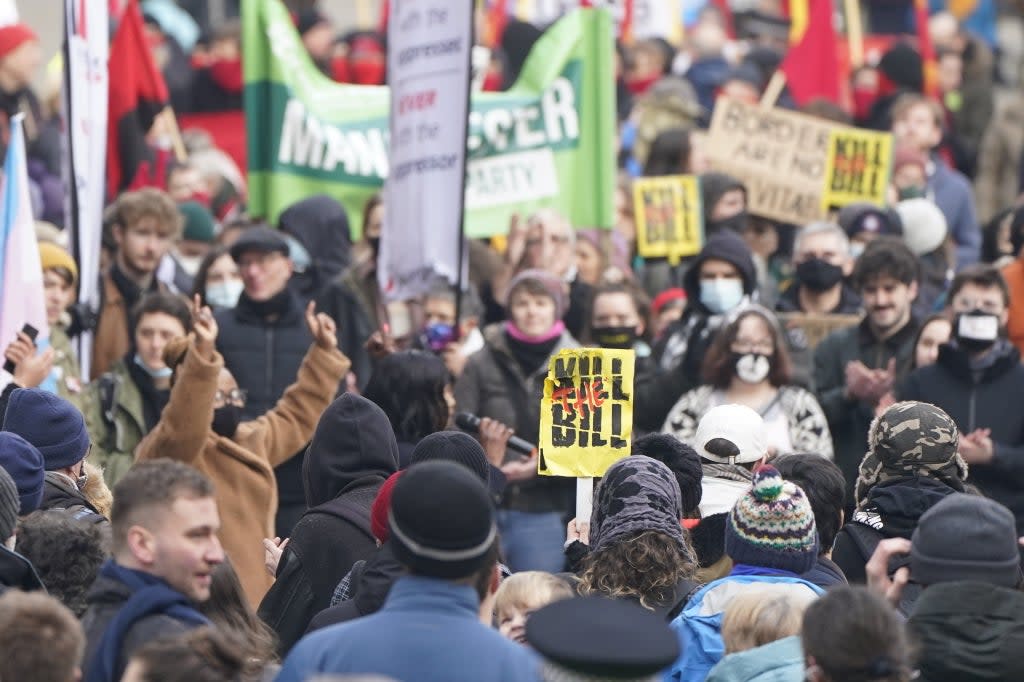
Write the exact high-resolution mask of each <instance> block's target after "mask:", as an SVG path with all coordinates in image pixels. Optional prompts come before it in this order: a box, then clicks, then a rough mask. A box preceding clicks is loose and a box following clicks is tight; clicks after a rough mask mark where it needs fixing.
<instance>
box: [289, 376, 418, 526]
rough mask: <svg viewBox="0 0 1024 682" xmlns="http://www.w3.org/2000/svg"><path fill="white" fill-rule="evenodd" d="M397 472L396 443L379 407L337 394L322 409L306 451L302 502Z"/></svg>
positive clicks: (317, 503) (331, 496) (321, 499)
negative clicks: (304, 494)
mask: <svg viewBox="0 0 1024 682" xmlns="http://www.w3.org/2000/svg"><path fill="white" fill-rule="evenodd" d="M396 471H398V443H397V442H395V434H394V432H393V431H392V430H391V422H390V421H388V417H387V415H386V414H384V411H383V410H381V409H380V408H379V407H377V406H376V405H374V404H373V403H372V402H370V401H369V400H367V399H366V398H363V397H362V396H357V395H353V394H351V393H345V394H342V396H341V397H340V398H338V399H337V400H335V401H334V402H333V403H331V404H330V406H328V408H327V409H326V410H325V411H324V413H323V416H321V417H320V421H319V422H318V423H317V425H316V432H315V433H314V434H313V441H312V442H311V443H310V444H309V449H308V450H307V451H306V461H305V463H304V464H303V467H302V478H303V480H304V481H305V486H306V504H307V505H308V506H309V507H310V508H313V507H319V506H320V505H322V504H323V503H325V502H329V501H331V500H333V499H334V498H336V497H337V496H338V495H340V494H342V493H344V492H347V491H350V490H355V489H357V488H362V487H365V486H368V485H379V484H381V483H383V482H384V481H385V479H387V477H388V476H390V475H391V474H393V473H395V472H396Z"/></svg>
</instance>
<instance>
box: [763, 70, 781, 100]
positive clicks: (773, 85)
mask: <svg viewBox="0 0 1024 682" xmlns="http://www.w3.org/2000/svg"><path fill="white" fill-rule="evenodd" d="M784 87H786V74H785V73H784V72H783V71H782V69H776V70H775V73H773V74H772V78H771V80H770V81H768V85H767V87H765V89H764V94H763V95H761V103H760V106H761V108H762V109H771V108H772V107H774V106H775V103H776V102H777V101H779V95H781V94H782V88H784Z"/></svg>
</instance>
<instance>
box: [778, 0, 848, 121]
mask: <svg viewBox="0 0 1024 682" xmlns="http://www.w3.org/2000/svg"><path fill="white" fill-rule="evenodd" d="M789 19H790V21H791V22H792V26H791V28H790V33H789V51H788V52H786V58H785V59H783V60H782V66H781V67H780V68H781V69H782V72H783V73H784V74H786V83H787V84H788V85H789V92H790V94H791V95H792V96H793V100H794V101H796V103H797V104H798V105H801V106H802V105H804V104H806V103H807V102H810V101H811V100H813V99H819V98H823V99H827V100H829V101H830V102H838V100H839V58H838V56H837V54H836V43H837V37H836V30H835V26H834V25H833V24H832V2H831V0H790V2H789Z"/></svg>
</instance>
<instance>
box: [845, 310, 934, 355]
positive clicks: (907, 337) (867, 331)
mask: <svg viewBox="0 0 1024 682" xmlns="http://www.w3.org/2000/svg"><path fill="white" fill-rule="evenodd" d="M920 328H921V320H920V319H918V318H917V316H915V315H913V314H911V316H910V319H909V320H907V323H906V324H905V325H903V327H902V328H901V329H900V330H899V331H898V332H896V333H895V334H893V335H892V336H890V337H889V338H887V339H885V340H884V341H879V339H878V338H877V337H876V336H875V332H874V331H873V330H872V329H871V323H870V322H869V321H868V316H867V315H865V316H864V319H862V320H861V321H860V324H858V325H857V340H858V342H859V343H860V345H861V346H872V345H874V344H876V343H883V344H885V345H886V346H888V347H889V348H892V349H894V350H895V349H897V348H901V347H902V346H903V345H904V344H905V343H911V342H912V341H913V340H914V337H916V336H917V332H918V330H919V329H920Z"/></svg>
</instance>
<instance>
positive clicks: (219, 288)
mask: <svg viewBox="0 0 1024 682" xmlns="http://www.w3.org/2000/svg"><path fill="white" fill-rule="evenodd" d="M244 288H245V285H244V284H242V280H240V279H229V280H226V281H224V282H218V283H217V284H209V285H207V287H206V302H207V303H209V304H210V305H214V306H217V307H220V308H234V307H235V305H236V304H237V303H238V297H239V296H241V295H242V290H243V289H244Z"/></svg>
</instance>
